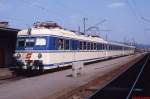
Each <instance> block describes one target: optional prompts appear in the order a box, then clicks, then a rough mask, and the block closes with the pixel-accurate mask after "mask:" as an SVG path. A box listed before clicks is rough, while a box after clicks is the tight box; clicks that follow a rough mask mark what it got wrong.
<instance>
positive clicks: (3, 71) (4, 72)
mask: <svg viewBox="0 0 150 99" xmlns="http://www.w3.org/2000/svg"><path fill="white" fill-rule="evenodd" d="M8 76H12V72H11V71H9V69H8V68H0V79H1V78H4V77H8Z"/></svg>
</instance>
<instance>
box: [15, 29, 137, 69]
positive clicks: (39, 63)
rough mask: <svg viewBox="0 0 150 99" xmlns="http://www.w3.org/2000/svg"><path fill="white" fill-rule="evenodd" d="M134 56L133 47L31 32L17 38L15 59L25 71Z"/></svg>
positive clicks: (70, 35)
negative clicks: (76, 62)
mask: <svg viewBox="0 0 150 99" xmlns="http://www.w3.org/2000/svg"><path fill="white" fill-rule="evenodd" d="M133 53H134V47H133V46H129V45H124V44H119V43H112V42H107V41H105V40H103V39H102V38H101V37H97V36H91V35H81V34H76V33H75V32H72V31H69V30H65V29H61V28H50V29H48V28H32V29H26V30H22V31H20V32H19V33H18V36H17V45H16V53H15V55H14V56H15V57H16V60H17V63H18V66H19V67H21V68H23V69H31V70H32V69H36V70H39V69H42V70H45V69H51V68H57V67H63V66H67V65H71V64H72V62H75V61H83V62H89V61H94V60H100V59H104V58H109V57H118V56H124V55H130V54H133Z"/></svg>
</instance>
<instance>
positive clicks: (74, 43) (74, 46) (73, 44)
mask: <svg viewBox="0 0 150 99" xmlns="http://www.w3.org/2000/svg"><path fill="white" fill-rule="evenodd" d="M77 48H78V41H77V40H73V41H72V49H73V50H77Z"/></svg>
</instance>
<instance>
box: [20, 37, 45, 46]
mask: <svg viewBox="0 0 150 99" xmlns="http://www.w3.org/2000/svg"><path fill="white" fill-rule="evenodd" d="M39 46H40V47H39ZM45 46H46V38H44V37H38V38H37V37H18V40H17V47H18V48H33V49H36V48H42V47H43V48H44V47H45Z"/></svg>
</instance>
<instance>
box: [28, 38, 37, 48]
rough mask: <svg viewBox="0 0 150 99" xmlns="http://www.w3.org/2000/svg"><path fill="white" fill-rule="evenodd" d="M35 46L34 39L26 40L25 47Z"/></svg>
mask: <svg viewBox="0 0 150 99" xmlns="http://www.w3.org/2000/svg"><path fill="white" fill-rule="evenodd" d="M34 45H35V41H34V39H26V46H27V47H33V46H34Z"/></svg>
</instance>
